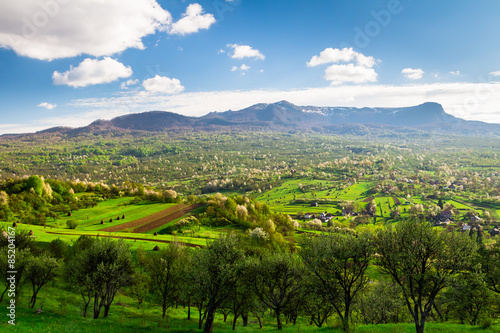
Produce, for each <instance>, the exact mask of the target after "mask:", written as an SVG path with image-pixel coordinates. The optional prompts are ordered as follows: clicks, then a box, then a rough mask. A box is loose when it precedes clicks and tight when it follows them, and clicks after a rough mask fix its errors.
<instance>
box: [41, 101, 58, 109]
mask: <svg viewBox="0 0 500 333" xmlns="http://www.w3.org/2000/svg"><path fill="white" fill-rule="evenodd" d="M37 106H38V107H40V108H46V109H48V110H52V109H55V108H56V107H57V104H50V103H47V102H43V103H40V104H38V105H37Z"/></svg>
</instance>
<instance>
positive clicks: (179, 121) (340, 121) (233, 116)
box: [38, 101, 500, 136]
mask: <svg viewBox="0 0 500 333" xmlns="http://www.w3.org/2000/svg"><path fill="white" fill-rule="evenodd" d="M218 128H238V129H243V130H245V129H258V128H262V129H267V130H305V129H314V130H321V131H326V132H334V133H339V134H344V133H349V134H356V133H359V134H363V135H365V134H368V133H370V131H373V132H376V133H380V132H381V131H389V132H406V133H408V132H422V131H423V132H439V133H449V134H461V135H476V136H499V135H500V124H488V123H483V122H480V121H467V120H463V119H460V118H457V117H454V116H452V115H450V114H447V113H446V112H445V111H444V109H443V107H442V106H441V105H440V104H438V103H424V104H421V105H417V106H411V107H401V108H368V107H365V108H353V107H319V106H297V105H294V104H292V103H289V102H287V101H280V102H277V103H271V104H264V103H260V104H255V105H252V106H250V107H248V108H245V109H243V110H239V111H226V112H211V113H209V114H207V115H205V116H203V117H186V116H183V115H180V114H176V113H172V112H165V111H150V112H143V113H136V114H129V115H125V116H121V117H117V118H114V119H111V120H97V121H95V122H93V123H92V124H90V125H88V126H86V127H81V128H76V129H70V128H66V127H64V128H63V127H55V128H51V129H47V130H44V131H41V132H38V133H40V134H42V133H56V132H59V133H61V134H67V135H70V136H71V135H79V134H81V133H99V132H122V131H149V132H156V131H170V130H185V129H189V130H210V129H218Z"/></svg>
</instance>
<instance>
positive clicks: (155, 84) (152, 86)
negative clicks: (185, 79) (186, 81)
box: [142, 75, 184, 94]
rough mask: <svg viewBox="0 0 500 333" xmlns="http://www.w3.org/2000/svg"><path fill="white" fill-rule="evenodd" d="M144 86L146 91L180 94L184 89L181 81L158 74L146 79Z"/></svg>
mask: <svg viewBox="0 0 500 333" xmlns="http://www.w3.org/2000/svg"><path fill="white" fill-rule="evenodd" d="M142 86H143V87H144V89H146V91H148V92H152V93H166V94H178V93H180V92H181V91H183V90H184V87H183V86H182V85H181V81H179V80H178V79H171V78H168V77H165V76H159V75H156V76H155V77H153V78H150V79H147V80H144V82H142Z"/></svg>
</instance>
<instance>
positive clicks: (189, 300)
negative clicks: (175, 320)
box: [187, 298, 191, 320]
mask: <svg viewBox="0 0 500 333" xmlns="http://www.w3.org/2000/svg"><path fill="white" fill-rule="evenodd" d="M187 319H188V320H189V319H191V298H188V318H187Z"/></svg>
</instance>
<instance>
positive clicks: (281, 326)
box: [275, 310, 283, 331]
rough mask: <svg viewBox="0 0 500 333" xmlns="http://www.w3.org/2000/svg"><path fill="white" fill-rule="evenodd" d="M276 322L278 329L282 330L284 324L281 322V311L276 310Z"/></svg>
mask: <svg viewBox="0 0 500 333" xmlns="http://www.w3.org/2000/svg"><path fill="white" fill-rule="evenodd" d="M275 314H276V323H277V324H278V329H279V330H280V331H281V330H282V329H283V324H282V323H281V311H280V310H276V311H275Z"/></svg>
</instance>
